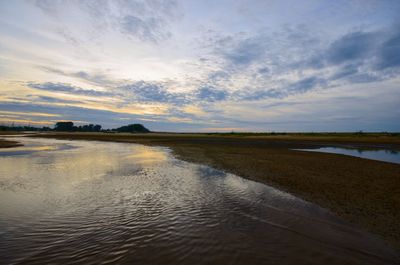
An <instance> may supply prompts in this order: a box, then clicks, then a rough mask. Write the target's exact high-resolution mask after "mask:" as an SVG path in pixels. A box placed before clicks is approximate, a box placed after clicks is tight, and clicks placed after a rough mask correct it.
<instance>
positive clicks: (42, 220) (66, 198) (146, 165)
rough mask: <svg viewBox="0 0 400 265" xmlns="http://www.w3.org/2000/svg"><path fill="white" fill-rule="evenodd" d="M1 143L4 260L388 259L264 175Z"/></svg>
mask: <svg viewBox="0 0 400 265" xmlns="http://www.w3.org/2000/svg"><path fill="white" fill-rule="evenodd" d="M18 140H19V141H21V142H23V143H24V144H25V146H23V147H17V148H10V149H3V150H1V153H0V213H1V214H0V257H1V258H0V263H1V264H48V263H52V264H61V263H63V264H105V263H113V264H135V263H136V264H177V263H179V264H322V263H325V264H393V263H395V262H396V261H397V260H398V258H399V256H398V254H397V253H395V252H394V251H392V250H391V249H389V248H388V247H386V246H385V245H384V244H383V243H382V241H380V240H378V239H377V238H375V237H374V236H372V235H370V234H368V233H365V232H363V231H361V230H358V229H357V228H355V227H353V226H350V225H348V224H346V223H345V222H343V221H341V220H340V219H338V218H336V217H334V216H332V215H331V214H330V213H329V212H327V211H325V210H324V209H322V208H320V207H318V206H316V205H313V204H310V203H307V202H305V201H302V200H300V199H297V198H296V197H294V196H291V195H289V194H287V193H284V192H281V191H279V190H276V189H274V188H271V187H268V186H266V185H263V184H260V183H256V182H253V181H249V180H245V179H243V178H240V177H238V176H235V175H232V174H227V173H224V172H222V171H217V170H214V169H212V168H209V167H205V166H201V165H196V164H191V163H186V162H182V161H179V160H177V159H174V158H173V157H172V156H171V155H170V153H169V151H168V149H163V148H154V147H145V146H141V145H135V144H126V143H125V144H124V143H104V142H85V141H73V142H71V141H59V140H51V139H27V138H24V139H22V138H19V139H18Z"/></svg>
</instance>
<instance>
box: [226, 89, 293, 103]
mask: <svg viewBox="0 0 400 265" xmlns="http://www.w3.org/2000/svg"><path fill="white" fill-rule="evenodd" d="M285 96H286V93H285V92H284V91H279V90H277V89H256V90H251V89H242V90H239V91H236V92H235V93H233V94H232V98H233V99H234V100H235V101H242V100H249V101H253V100H262V99H265V98H283V97H285Z"/></svg>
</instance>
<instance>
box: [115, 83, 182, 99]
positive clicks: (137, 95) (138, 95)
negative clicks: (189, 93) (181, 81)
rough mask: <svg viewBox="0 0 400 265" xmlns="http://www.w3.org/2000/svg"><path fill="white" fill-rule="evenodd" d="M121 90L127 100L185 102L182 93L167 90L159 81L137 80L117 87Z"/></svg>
mask: <svg viewBox="0 0 400 265" xmlns="http://www.w3.org/2000/svg"><path fill="white" fill-rule="evenodd" d="M118 90H120V91H122V93H123V94H124V96H125V99H126V100H128V101H131V102H132V101H135V100H136V101H138V102H161V103H173V104H183V103H185V102H187V98H186V95H185V94H184V93H174V92H169V89H168V87H165V86H164V85H163V84H162V83H160V82H145V81H138V82H134V83H131V84H128V85H124V86H120V87H118Z"/></svg>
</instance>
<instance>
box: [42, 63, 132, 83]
mask: <svg viewBox="0 0 400 265" xmlns="http://www.w3.org/2000/svg"><path fill="white" fill-rule="evenodd" d="M38 68H39V69H42V70H44V71H46V72H48V73H54V74H58V75H63V76H68V77H75V78H79V79H81V80H84V81H87V82H89V83H92V84H95V85H100V86H116V85H119V84H121V83H124V82H126V81H125V80H115V79H113V78H111V77H109V76H108V75H107V74H105V73H89V72H87V71H78V72H66V71H63V70H60V69H57V68H53V67H46V66H38Z"/></svg>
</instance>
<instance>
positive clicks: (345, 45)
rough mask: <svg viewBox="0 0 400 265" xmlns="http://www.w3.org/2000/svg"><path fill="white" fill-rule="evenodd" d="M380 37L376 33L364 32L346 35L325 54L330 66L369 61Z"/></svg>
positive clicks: (336, 41)
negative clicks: (368, 58)
mask: <svg viewBox="0 0 400 265" xmlns="http://www.w3.org/2000/svg"><path fill="white" fill-rule="evenodd" d="M378 36H379V34H377V33H375V32H362V31H356V32H352V33H349V34H346V35H344V36H342V37H341V38H339V39H337V40H335V41H334V42H333V43H332V44H331V45H330V47H329V48H328V50H327V51H325V52H324V53H325V54H326V60H327V62H328V63H329V64H341V63H344V62H348V61H350V62H354V61H355V60H364V59H367V57H369V55H370V54H371V52H373V48H374V46H375V45H376V42H377V40H378Z"/></svg>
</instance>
